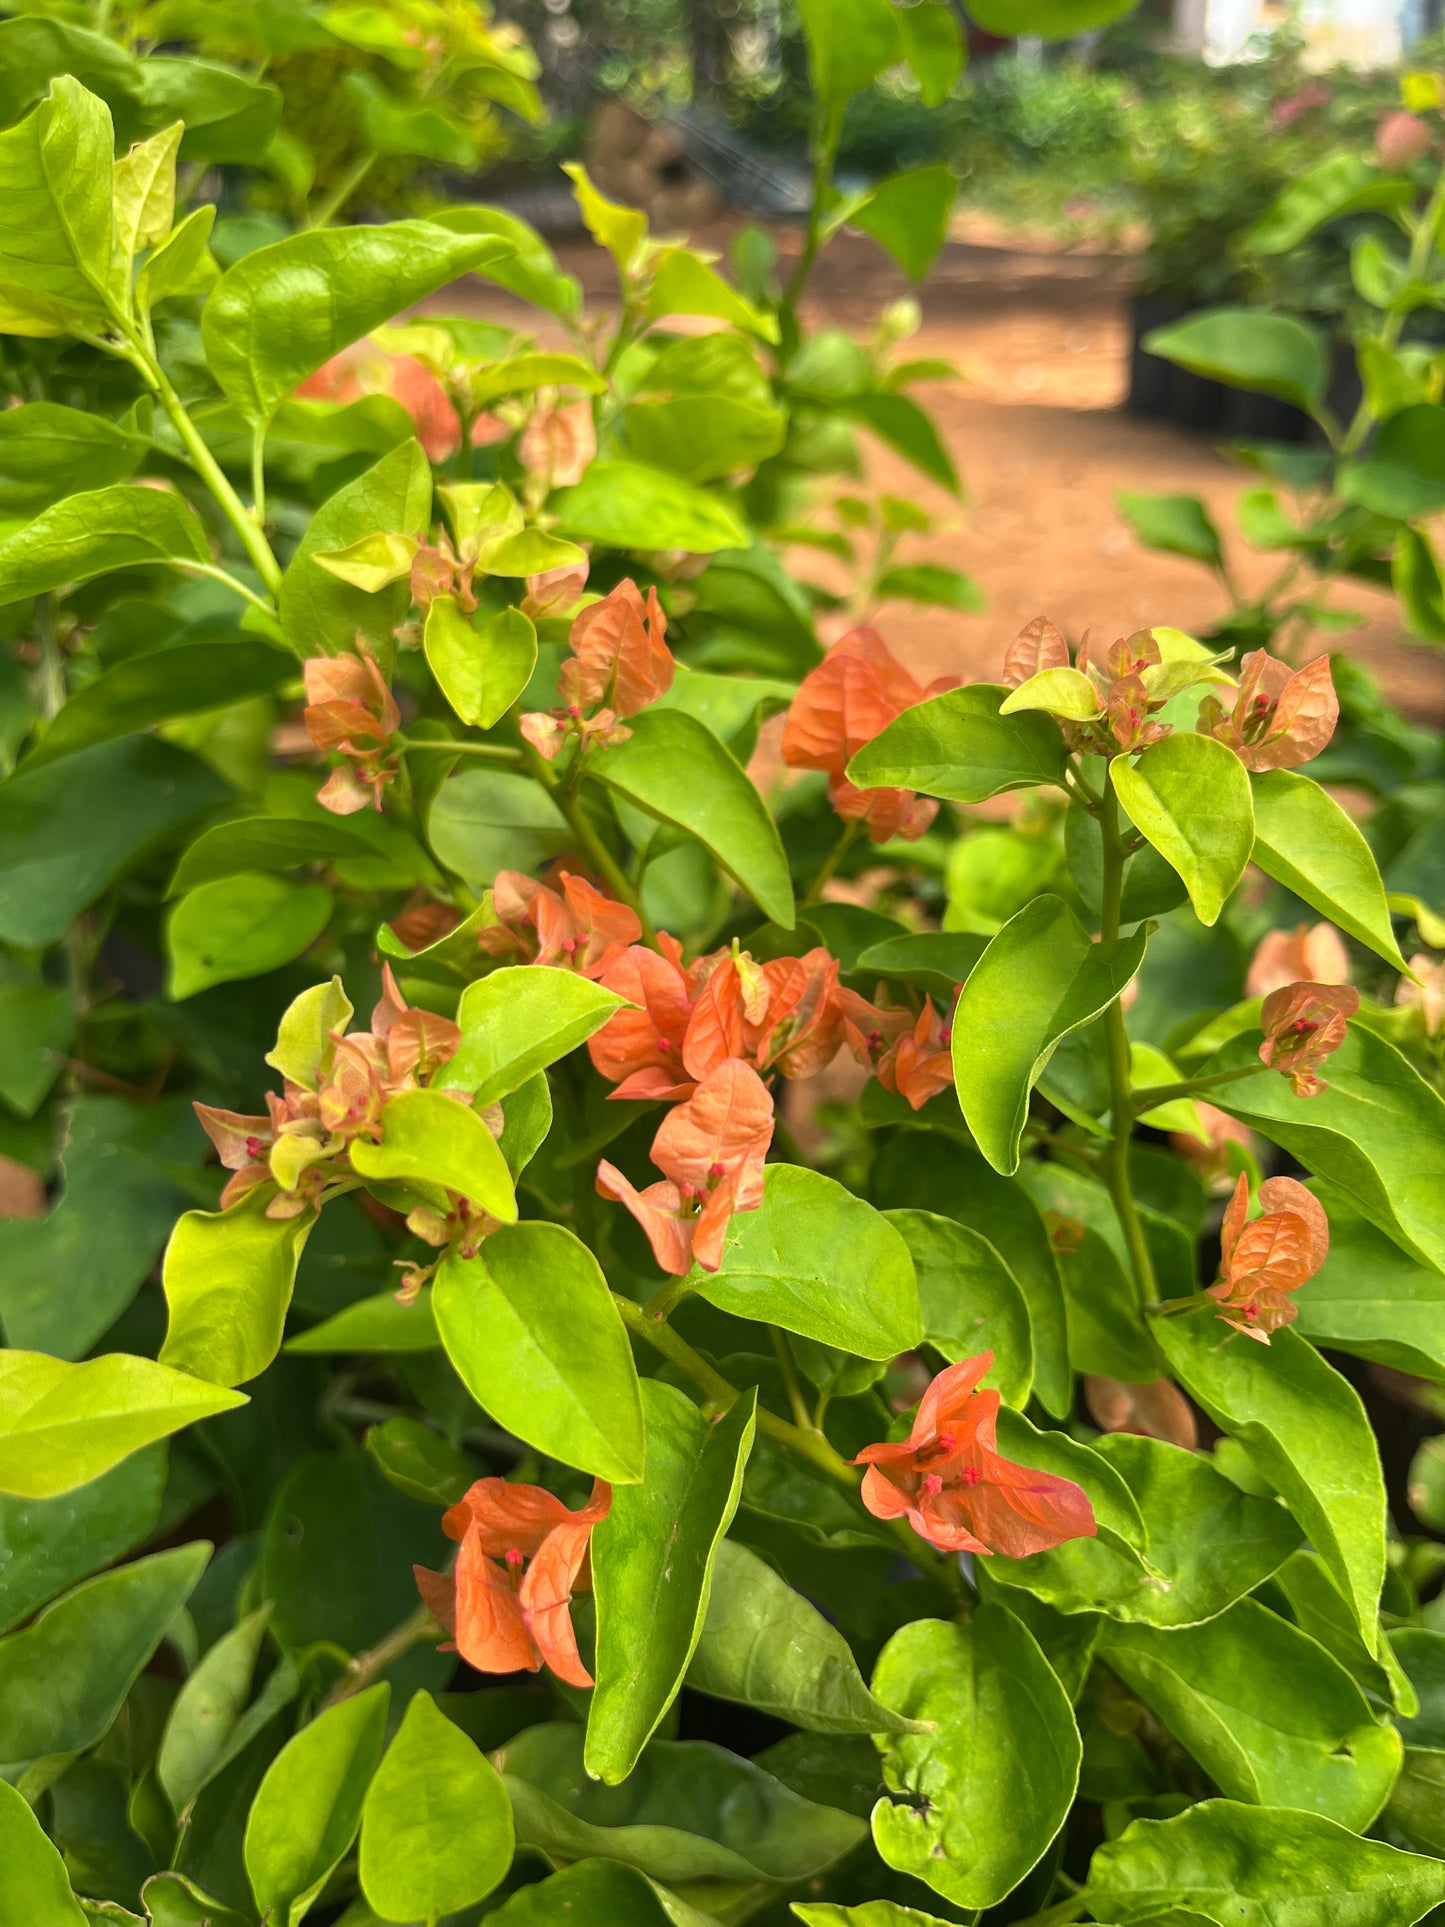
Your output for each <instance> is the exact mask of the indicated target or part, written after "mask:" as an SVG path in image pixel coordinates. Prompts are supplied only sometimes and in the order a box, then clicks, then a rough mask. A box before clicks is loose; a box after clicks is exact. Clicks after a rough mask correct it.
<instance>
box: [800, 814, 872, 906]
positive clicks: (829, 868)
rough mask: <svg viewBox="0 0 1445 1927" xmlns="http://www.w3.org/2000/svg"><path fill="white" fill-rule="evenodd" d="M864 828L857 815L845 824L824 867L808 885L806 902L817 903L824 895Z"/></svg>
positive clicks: (804, 899)
mask: <svg viewBox="0 0 1445 1927" xmlns="http://www.w3.org/2000/svg"><path fill="white" fill-rule="evenodd" d="M862 828H863V819H862V818H861V817H857V816H855V817H854V818H853V819H852V821H851V822H849V823H846V824H845V825H844V826H843V834H842V835H841V836H840V837H839V838H838V841H837V842H836V843H835V844H834V845H833V847H832V849H831V850H830V851H829V852H828V854H827V856H826V857H825V858H824V859H823V866H822V868H821V869H820V870H819V871H818V874H817V875H816V876H815V877H814V878H813V881H812V883H811V884H810V885H809V887H808V894H807V896H805V897H804V898H803V902H804V903H805V904H809V903H816V902H817V901H818V899H819V898H820V897H821V896H822V894H823V892H824V890H825V889H826V888H827V886H828V885H829V884H830V883H831V882H832V881H833V878H834V877H835V876H836V875H837V872H838V865H839V864H840V863H841V862H842V861H843V859H844V857H845V856H847V854H848V852H849V851H850V850H851V849H852V847H853V845H854V844H855V843H856V842H857V840H858V833H859V831H860V830H861V829H862Z"/></svg>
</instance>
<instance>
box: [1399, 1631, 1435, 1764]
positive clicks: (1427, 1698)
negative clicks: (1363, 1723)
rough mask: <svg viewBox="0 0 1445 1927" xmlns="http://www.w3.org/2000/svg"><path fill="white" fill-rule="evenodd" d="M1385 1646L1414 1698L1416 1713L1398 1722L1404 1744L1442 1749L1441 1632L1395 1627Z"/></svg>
mask: <svg viewBox="0 0 1445 1927" xmlns="http://www.w3.org/2000/svg"><path fill="white" fill-rule="evenodd" d="M1389 1645H1390V1649H1391V1651H1392V1652H1393V1654H1394V1657H1395V1659H1396V1661H1397V1662H1398V1663H1399V1665H1400V1667H1401V1669H1402V1670H1403V1671H1404V1673H1405V1675H1406V1677H1407V1678H1408V1679H1409V1681H1410V1684H1411V1686H1412V1687H1413V1688H1414V1690H1415V1696H1416V1703H1417V1711H1416V1712H1415V1713H1414V1714H1413V1715H1412V1716H1410V1717H1409V1718H1406V1719H1401V1720H1400V1721H1398V1725H1399V1728H1400V1731H1401V1733H1402V1734H1403V1736H1404V1739H1405V1744H1406V1745H1407V1746H1412V1747H1431V1748H1437V1749H1445V1632H1439V1631H1436V1630H1435V1629H1433V1628H1431V1627H1426V1626H1399V1627H1397V1628H1396V1629H1395V1631H1393V1632H1392V1633H1391V1634H1390V1637H1389Z"/></svg>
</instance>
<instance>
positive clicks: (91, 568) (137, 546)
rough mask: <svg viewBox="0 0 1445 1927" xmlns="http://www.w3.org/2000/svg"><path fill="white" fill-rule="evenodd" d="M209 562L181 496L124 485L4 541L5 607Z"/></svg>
mask: <svg viewBox="0 0 1445 1927" xmlns="http://www.w3.org/2000/svg"><path fill="white" fill-rule="evenodd" d="M3 138H4V136H3V135H0V139H3ZM210 559H211V549H210V544H209V542H208V541H207V540H206V531H205V529H204V528H203V527H202V525H201V523H200V521H199V520H198V519H197V517H196V515H195V513H194V511H193V510H192V509H191V508H189V507H188V506H187V504H186V503H185V502H184V501H183V500H182V498H181V497H180V496H179V495H173V494H172V493H170V491H169V490H165V489H154V488H145V487H142V486H141V485H140V484H139V483H135V484H127V483H120V484H119V485H118V486H116V487H113V488H97V489H90V490H88V491H86V492H85V493H83V494H79V495H67V496H66V497H65V498H64V499H63V500H62V501H59V502H56V503H55V504H54V505H53V507H51V508H48V509H45V510H43V511H42V512H41V513H40V514H39V515H37V516H36V518H35V520H34V521H33V522H30V523H27V524H26V526H25V527H24V528H23V529H17V530H16V532H15V534H13V535H11V536H9V537H8V538H7V539H6V540H5V541H3V542H0V601H4V602H22V601H24V600H26V599H27V598H28V597H30V596H37V595H44V594H45V593H46V592H47V591H48V590H51V589H60V588H64V587H65V585H66V584H67V583H70V582H88V581H89V580H90V579H91V577H92V576H97V575H108V574H109V573H110V572H111V570H112V569H135V568H145V567H148V566H151V565H153V564H155V563H157V562H170V561H175V562H178V563H186V562H209V561H210Z"/></svg>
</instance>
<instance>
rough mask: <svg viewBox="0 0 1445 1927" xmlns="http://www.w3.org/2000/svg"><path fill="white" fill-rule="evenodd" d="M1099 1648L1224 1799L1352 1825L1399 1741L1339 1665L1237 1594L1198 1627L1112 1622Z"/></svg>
mask: <svg viewBox="0 0 1445 1927" xmlns="http://www.w3.org/2000/svg"><path fill="white" fill-rule="evenodd" d="M1099 1656H1100V1658H1101V1659H1103V1661H1104V1663H1105V1664H1106V1665H1107V1666H1108V1667H1109V1669H1110V1670H1111V1672H1114V1673H1117V1675H1118V1676H1119V1678H1120V1679H1122V1680H1123V1682H1124V1684H1125V1685H1126V1686H1128V1687H1129V1688H1130V1689H1131V1690H1132V1691H1133V1692H1135V1693H1137V1694H1138V1695H1139V1697H1140V1698H1141V1699H1142V1700H1143V1701H1144V1703H1145V1704H1146V1705H1147V1706H1150V1707H1152V1708H1153V1710H1154V1711H1155V1712H1156V1713H1157V1714H1158V1716H1159V1718H1160V1720H1161V1721H1162V1722H1163V1724H1164V1726H1165V1727H1166V1728H1167V1730H1168V1731H1169V1732H1170V1733H1171V1734H1172V1735H1173V1736H1174V1738H1175V1739H1176V1740H1178V1741H1179V1743H1180V1745H1181V1746H1183V1747H1184V1748H1185V1749H1186V1751H1187V1752H1189V1753H1190V1754H1192V1755H1193V1757H1194V1759H1195V1760H1197V1761H1198V1763H1199V1765H1200V1766H1202V1767H1203V1768H1204V1770H1205V1772H1206V1773H1207V1774H1208V1775H1209V1777H1210V1779H1211V1780H1213V1782H1214V1784H1215V1785H1216V1786H1217V1787H1218V1788H1219V1789H1220V1791H1221V1792H1222V1793H1223V1794H1225V1795H1226V1796H1227V1797H1228V1798H1229V1799H1232V1800H1248V1801H1251V1802H1253V1803H1254V1804H1255V1805H1258V1806H1266V1807H1267V1806H1286V1805H1288V1806H1291V1807H1298V1808H1301V1809H1302V1810H1303V1811H1304V1812H1306V1813H1322V1814H1323V1815H1324V1816H1325V1818H1326V1819H1328V1820H1338V1821H1339V1822H1340V1824H1341V1826H1346V1827H1349V1828H1351V1829H1352V1830H1353V1831H1354V1832H1356V1833H1362V1832H1363V1831H1364V1830H1365V1828H1366V1827H1368V1826H1369V1825H1370V1824H1371V1822H1372V1821H1373V1820H1374V1819H1375V1817H1376V1815H1377V1814H1378V1813H1379V1811H1380V1809H1381V1807H1382V1806H1383V1805H1384V1804H1385V1800H1386V1798H1387V1797H1388V1795H1389V1792H1390V1788H1391V1786H1392V1785H1393V1783H1394V1779H1395V1775H1396V1774H1397V1773H1398V1772H1399V1770H1400V1756H1401V1752H1402V1746H1401V1741H1400V1736H1399V1734H1398V1733H1397V1732H1396V1731H1395V1729H1394V1727H1392V1726H1388V1725H1385V1726H1382V1725H1380V1724H1379V1722H1378V1721H1377V1720H1376V1719H1375V1717H1374V1715H1373V1714H1372V1713H1371V1711H1370V1705H1369V1702H1368V1700H1366V1698H1365V1696H1364V1694H1363V1693H1362V1692H1361V1690H1360V1688H1359V1687H1358V1686H1357V1685H1356V1684H1355V1682H1354V1680H1352V1679H1351V1678H1350V1676H1349V1674H1348V1673H1347V1672H1346V1671H1345V1669H1344V1667H1343V1666H1341V1665H1340V1664H1339V1662H1338V1661H1337V1660H1334V1659H1331V1657H1330V1656H1329V1654H1328V1653H1327V1652H1325V1650H1324V1648H1323V1647H1321V1646H1320V1645H1319V1644H1318V1643H1317V1642H1316V1641H1315V1640H1313V1639H1311V1638H1310V1637H1309V1635H1308V1634H1307V1633H1303V1632H1301V1631H1300V1630H1299V1628H1298V1627H1297V1626H1292V1625H1291V1624H1290V1622H1289V1621H1288V1620H1287V1619H1281V1618H1279V1617H1278V1616H1277V1615H1276V1614H1274V1613H1272V1612H1269V1611H1267V1610H1266V1609H1265V1608H1264V1607H1263V1606H1261V1605H1259V1604H1258V1603H1257V1602H1256V1601H1255V1600H1253V1599H1240V1600H1237V1601H1236V1602H1235V1604H1234V1605H1232V1606H1231V1607H1230V1608H1229V1610H1228V1611H1227V1612H1223V1613H1221V1614H1220V1615H1219V1617H1218V1618H1217V1619H1211V1620H1209V1621H1208V1622H1207V1623H1206V1624H1205V1625H1202V1626H1191V1627H1186V1628H1183V1629H1177V1630H1174V1631H1170V1632H1160V1631H1158V1630H1157V1629H1155V1628H1153V1627H1148V1626H1115V1625H1110V1624H1108V1623H1107V1622H1106V1623H1105V1626H1104V1628H1103V1631H1102V1633H1101V1634H1100V1640H1099Z"/></svg>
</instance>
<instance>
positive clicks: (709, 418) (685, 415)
mask: <svg viewBox="0 0 1445 1927" xmlns="http://www.w3.org/2000/svg"><path fill="white" fill-rule="evenodd" d="M659 359H661V357H659ZM621 426H622V432H623V434H624V436H625V438H626V443H627V447H628V450H629V451H630V452H631V454H633V455H634V456H636V458H637V459H638V460H639V461H641V462H645V463H647V464H648V465H649V467H652V468H657V469H667V470H668V471H669V472H671V473H672V474H675V475H680V476H682V477H684V478H685V479H686V480H687V481H689V482H715V481H719V480H721V478H722V477H723V476H725V475H732V474H734V473H736V472H737V471H738V470H740V469H748V468H757V467H758V465H759V464H760V463H761V462H764V461H766V460H767V458H768V457H769V456H770V455H776V454H777V453H778V452H779V450H780V449H781V448H782V446H783V442H784V440H785V438H786V434H787V426H788V424H787V417H786V416H785V415H784V413H783V411H782V410H781V409H780V408H775V407H773V406H771V405H763V406H759V405H758V404H756V403H754V402H751V401H741V400H737V399H735V398H734V397H733V396H732V395H725V394H708V395H689V394H681V395H672V396H667V397H665V398H663V399H660V400H659V399H654V398H653V397H651V396H641V397H639V398H638V399H637V400H635V401H633V402H632V403H631V404H630V405H629V407H628V408H627V411H626V413H625V414H624V416H623V417H622V424H621Z"/></svg>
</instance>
